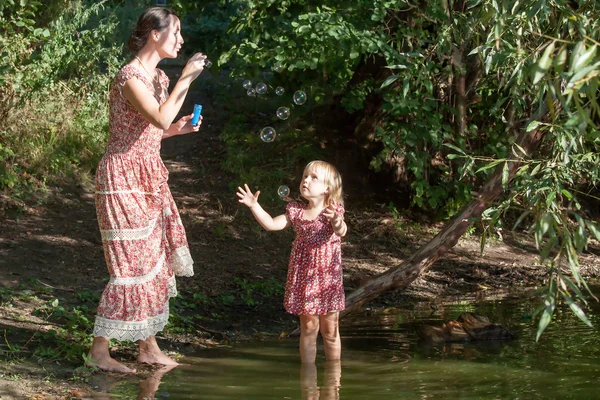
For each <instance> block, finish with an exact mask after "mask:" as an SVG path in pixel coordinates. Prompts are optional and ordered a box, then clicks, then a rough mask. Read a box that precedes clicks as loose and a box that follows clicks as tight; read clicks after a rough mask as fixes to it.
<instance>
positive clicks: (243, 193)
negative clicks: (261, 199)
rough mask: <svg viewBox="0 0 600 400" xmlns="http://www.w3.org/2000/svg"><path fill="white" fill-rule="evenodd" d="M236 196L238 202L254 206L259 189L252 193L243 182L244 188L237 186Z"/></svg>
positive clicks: (250, 206) (256, 202)
mask: <svg viewBox="0 0 600 400" xmlns="http://www.w3.org/2000/svg"><path fill="white" fill-rule="evenodd" d="M236 194H237V197H239V198H240V199H239V202H240V203H242V204H245V205H246V206H248V207H249V208H252V207H254V206H255V205H257V204H258V196H259V195H260V190H258V191H257V192H256V193H255V194H252V192H251V191H250V188H249V187H248V185H247V184H245V183H244V189H242V188H241V187H239V186H238V191H237V193H236Z"/></svg>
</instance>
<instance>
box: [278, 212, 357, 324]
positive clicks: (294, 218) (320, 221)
mask: <svg viewBox="0 0 600 400" xmlns="http://www.w3.org/2000/svg"><path fill="white" fill-rule="evenodd" d="M305 209H306V205H305V204H301V203H296V202H292V203H288V205H287V208H286V215H287V217H288V219H289V220H290V222H291V223H292V226H293V227H294V231H296V239H295V240H294V243H293V245H292V253H291V255H290V263H289V267H288V275H287V282H286V287H285V299H284V306H285V310H286V311H287V312H288V313H290V314H296V315H323V314H327V313H328V312H332V311H342V310H343V309H344V307H345V298H344V285H343V284H344V282H343V275H342V246H341V239H340V237H339V236H337V235H336V234H335V233H334V231H333V227H332V226H331V222H329V220H328V219H327V218H326V217H325V215H324V214H323V213H321V214H319V216H318V217H317V218H316V219H315V220H312V221H308V220H306V219H304V210H305ZM336 211H337V212H338V213H341V214H343V213H344V208H343V207H342V206H338V208H337V210H336Z"/></svg>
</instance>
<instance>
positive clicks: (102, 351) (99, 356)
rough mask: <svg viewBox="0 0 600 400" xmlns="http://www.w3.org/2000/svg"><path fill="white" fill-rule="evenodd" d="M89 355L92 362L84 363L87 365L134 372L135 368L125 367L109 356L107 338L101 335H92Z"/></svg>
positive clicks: (114, 370)
mask: <svg viewBox="0 0 600 400" xmlns="http://www.w3.org/2000/svg"><path fill="white" fill-rule="evenodd" d="M89 357H90V358H91V359H92V362H90V363H86V365H87V366H88V367H93V366H95V367H98V368H100V369H103V370H105V371H111V372H122V373H127V374H134V373H135V369H131V368H128V367H126V366H125V365H123V364H121V363H120V362H118V361H117V360H115V359H114V358H112V357H111V356H110V353H109V351H108V339H106V338H103V337H102V336H96V337H94V342H93V343H92V348H91V349H90V353H89Z"/></svg>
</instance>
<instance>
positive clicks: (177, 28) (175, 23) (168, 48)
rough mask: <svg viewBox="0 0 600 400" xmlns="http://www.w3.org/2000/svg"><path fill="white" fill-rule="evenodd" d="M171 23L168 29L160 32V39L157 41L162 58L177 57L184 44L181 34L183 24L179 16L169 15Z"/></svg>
mask: <svg viewBox="0 0 600 400" xmlns="http://www.w3.org/2000/svg"><path fill="white" fill-rule="evenodd" d="M169 18H170V19H171V24H170V25H169V27H168V28H167V29H165V30H164V31H162V32H158V41H157V42H156V44H157V47H158V51H159V53H161V57H162V58H177V53H179V50H181V45H183V37H182V36H181V24H180V22H179V18H177V17H176V16H174V15H169Z"/></svg>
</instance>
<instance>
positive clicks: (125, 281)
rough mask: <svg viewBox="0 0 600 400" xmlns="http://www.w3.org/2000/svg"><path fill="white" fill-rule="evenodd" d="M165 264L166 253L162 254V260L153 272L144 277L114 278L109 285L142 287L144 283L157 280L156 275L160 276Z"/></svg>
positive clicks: (160, 259)
mask: <svg viewBox="0 0 600 400" xmlns="http://www.w3.org/2000/svg"><path fill="white" fill-rule="evenodd" d="M164 263H165V253H162V254H161V256H160V258H159V259H158V262H157V263H156V265H155V266H154V268H152V271H150V273H148V274H146V275H144V276H134V277H131V278H115V277H112V278H110V280H109V281H108V284H109V285H111V284H112V285H141V284H142V283H146V282H150V281H151V280H153V279H154V278H156V275H158V273H159V272H160V270H161V269H162V268H163V266H164Z"/></svg>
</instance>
